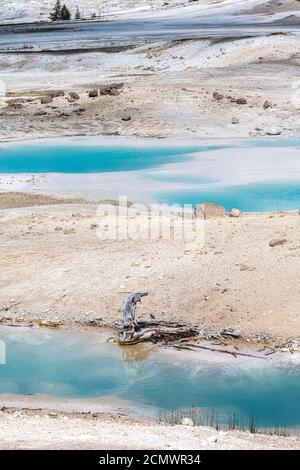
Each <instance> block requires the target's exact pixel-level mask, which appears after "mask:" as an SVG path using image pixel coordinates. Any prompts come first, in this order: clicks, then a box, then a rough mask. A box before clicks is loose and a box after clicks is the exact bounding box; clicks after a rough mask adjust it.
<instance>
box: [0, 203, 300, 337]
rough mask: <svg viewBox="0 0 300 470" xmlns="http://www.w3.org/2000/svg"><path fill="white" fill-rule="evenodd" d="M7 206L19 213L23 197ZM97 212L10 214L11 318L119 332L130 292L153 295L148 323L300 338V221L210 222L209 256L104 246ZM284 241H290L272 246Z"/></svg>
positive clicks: (7, 293) (61, 209) (145, 309)
mask: <svg viewBox="0 0 300 470" xmlns="http://www.w3.org/2000/svg"><path fill="white" fill-rule="evenodd" d="M27 201H28V196H24V205H27ZM37 201H38V199H37ZM45 202H47V203H49V202H51V198H49V200H48V201H45ZM54 202H55V203H57V202H58V201H57V200H55V201H54ZM70 202H71V201H70ZM1 205H2V207H3V206H6V207H7V206H12V207H14V206H15V197H14V196H13V197H12V201H11V203H10V202H9V195H7V194H6V195H4V197H3V198H2V204H1ZM97 207H98V206H97V205H94V204H78V203H74V204H61V205H46V206H35V207H25V208H20V209H17V208H12V209H9V208H8V209H2V210H1V212H0V217H1V247H0V252H1V259H2V269H1V274H0V285H1V293H0V307H1V316H2V318H4V319H5V318H7V317H9V318H13V319H20V318H22V319H24V320H38V321H41V320H47V321H59V322H62V323H64V324H72V323H78V324H89V323H90V322H91V321H92V320H95V319H97V324H98V325H99V326H104V325H113V324H114V322H115V321H116V320H119V319H120V310H119V309H120V307H121V305H122V301H123V300H124V298H126V297H127V295H128V293H131V292H134V291H149V293H150V296H149V297H148V298H147V299H145V300H144V303H143V306H142V307H141V308H140V309H139V315H140V317H141V318H143V317H144V318H148V317H149V314H150V313H152V314H154V315H156V316H157V317H159V318H162V319H170V318H176V319H178V320H184V321H187V322H190V323H193V324H196V325H200V326H202V327H203V328H205V329H209V328H210V329H213V330H214V329H215V330H219V329H220V328H222V327H225V326H231V327H233V328H236V329H238V330H239V331H241V332H242V333H243V334H246V335H247V334H256V333H259V334H263V333H264V334H265V335H267V336H268V335H271V336H273V340H274V341H275V342H276V341H277V342H279V343H280V338H282V337H284V338H285V339H288V338H293V339H297V338H298V339H299V336H300V320H299V312H298V305H299V296H300V290H299V256H300V238H299V220H300V219H299V215H297V214H296V213H292V214H273V215H269V214H260V215H256V214H251V215H250V214H249V215H244V216H243V217H242V218H240V219H231V218H225V219H216V220H208V221H205V226H204V236H205V239H204V247H203V249H199V250H192V251H187V250H186V246H185V245H184V244H183V242H182V241H176V240H161V239H158V240H121V241H116V240H101V239H99V238H98V236H97V229H96V228H94V227H95V224H98V225H99V224H100V226H101V224H102V223H103V222H101V217H100V216H97V215H96V210H97ZM108 207H109V206H108ZM113 217H114V216H113ZM145 218H146V219H148V215H147V214H146V215H145ZM274 238H275V239H285V240H286V243H285V244H283V245H282V246H276V247H270V246H269V242H270V241H271V240H272V239H274Z"/></svg>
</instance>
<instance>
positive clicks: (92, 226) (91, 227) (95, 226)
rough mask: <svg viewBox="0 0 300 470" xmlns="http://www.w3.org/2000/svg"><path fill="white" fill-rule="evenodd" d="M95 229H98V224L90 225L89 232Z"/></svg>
mask: <svg viewBox="0 0 300 470" xmlns="http://www.w3.org/2000/svg"><path fill="white" fill-rule="evenodd" d="M96 228H98V224H91V225H90V229H91V230H95V229H96Z"/></svg>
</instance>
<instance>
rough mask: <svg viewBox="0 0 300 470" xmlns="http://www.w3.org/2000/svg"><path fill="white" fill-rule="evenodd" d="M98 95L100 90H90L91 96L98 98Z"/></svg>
mask: <svg viewBox="0 0 300 470" xmlns="http://www.w3.org/2000/svg"><path fill="white" fill-rule="evenodd" d="M97 96H98V90H91V91H89V98H96V97H97Z"/></svg>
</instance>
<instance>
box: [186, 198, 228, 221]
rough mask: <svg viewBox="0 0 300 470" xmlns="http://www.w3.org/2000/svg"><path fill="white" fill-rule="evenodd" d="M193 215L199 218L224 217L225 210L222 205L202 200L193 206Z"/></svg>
mask: <svg viewBox="0 0 300 470" xmlns="http://www.w3.org/2000/svg"><path fill="white" fill-rule="evenodd" d="M194 212H195V216H196V217H198V218H200V219H218V218H221V217H226V211H225V208H224V207H223V206H220V205H219V204H215V203H213V202H203V203H202V204H198V205H197V206H196V207H195V211H194Z"/></svg>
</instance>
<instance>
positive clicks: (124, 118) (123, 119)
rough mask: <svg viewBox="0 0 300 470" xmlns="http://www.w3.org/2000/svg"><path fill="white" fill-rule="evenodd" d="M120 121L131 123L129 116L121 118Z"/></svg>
mask: <svg viewBox="0 0 300 470" xmlns="http://www.w3.org/2000/svg"><path fill="white" fill-rule="evenodd" d="M122 121H126V122H128V121H131V116H129V115H128V116H123V117H122Z"/></svg>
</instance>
